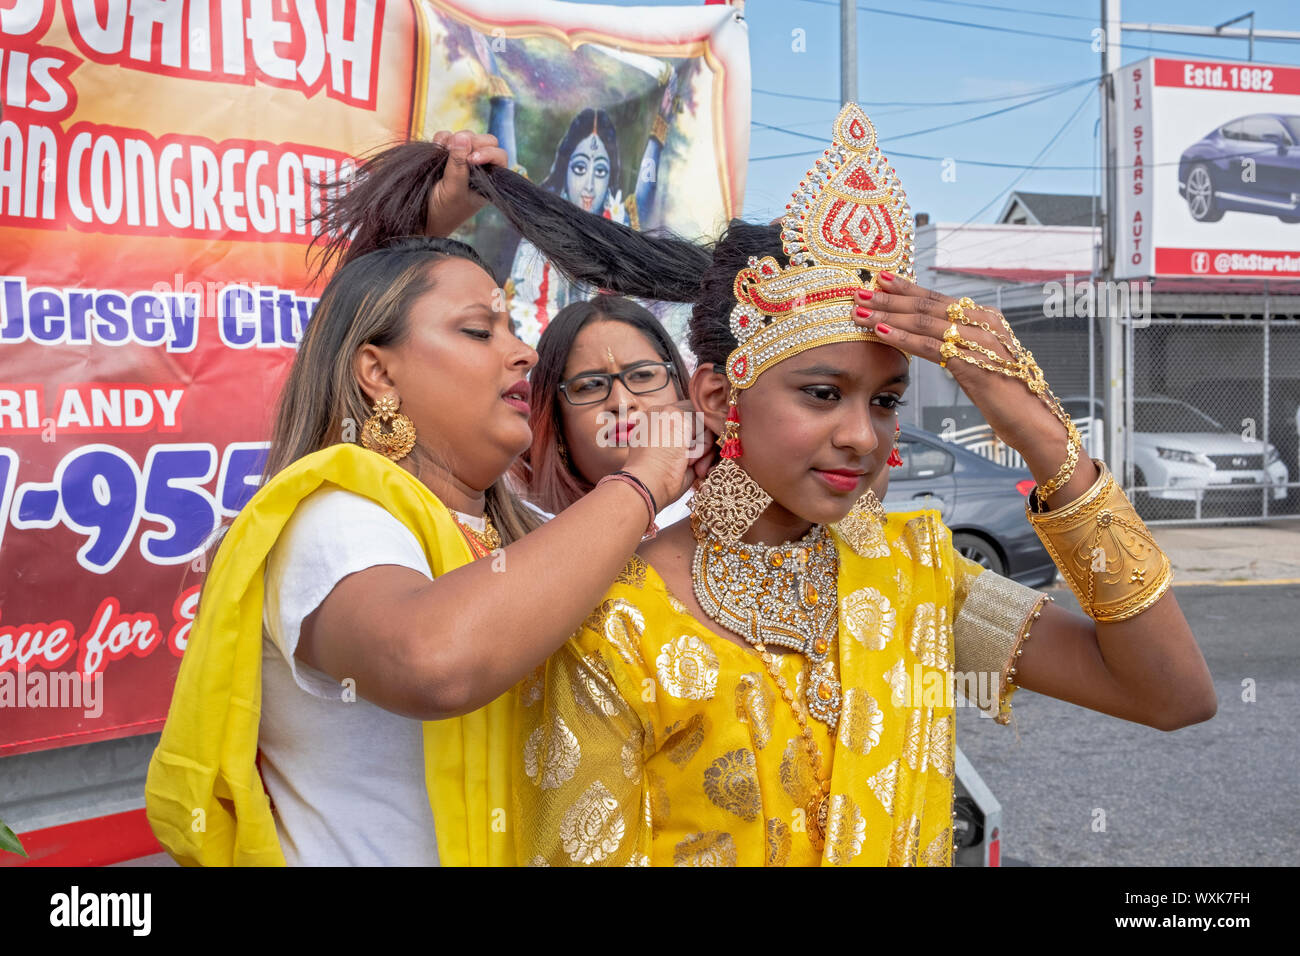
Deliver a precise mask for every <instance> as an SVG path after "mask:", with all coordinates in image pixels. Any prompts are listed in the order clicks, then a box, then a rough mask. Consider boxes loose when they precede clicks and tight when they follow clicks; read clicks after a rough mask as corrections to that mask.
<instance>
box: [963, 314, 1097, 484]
mask: <svg viewBox="0 0 1300 956" xmlns="http://www.w3.org/2000/svg"><path fill="white" fill-rule="evenodd" d="M967 309H979V310H980V311H981V312H992V313H993V314H994V315H995V316H997V318H998V321H999V322H1000V323H1001V324H1002V328H1003V329H1005V330H1006V332H1007V334H1006V335H1003V334H1002V333H1001V332H999V331H998V330H996V329H994V328H992V327H991V326H990V325H989V324H988V322H983V321H976V320H975V319H972V318H971V317H970V316H968V315H967V314H966V310H967ZM947 313H948V320H949V321H950V322H951V323H952V324H951V325H949V326H948V328H947V330H946V331H945V332H944V333H943V345H941V346H940V347H939V357H940V359H941V361H940V362H939V366H940V368H946V367H947V365H948V360H949V359H953V358H959V359H961V360H962V361H963V362H966V363H968V364H970V365H977V366H979V367H980V368H982V369H985V370H986V371H990V372H997V373H999V374H1001V375H1006V376H1007V377H1009V378H1015V379H1019V380H1020V381H1022V382H1024V383H1025V384H1026V385H1027V386H1028V387H1029V391H1030V392H1032V393H1033V394H1035V395H1037V396H1038V397H1039V398H1041V399H1042V400H1043V403H1044V404H1046V405H1047V408H1048V410H1049V411H1050V412H1051V413H1052V414H1053V415H1055V416H1056V417H1057V418H1058V419H1059V420H1060V421H1061V424H1063V425H1064V426H1065V431H1066V446H1065V463H1064V464H1062V465H1061V468H1060V470H1059V471H1058V472H1057V473H1056V474H1055V475H1054V476H1053V477H1052V478H1051V479H1050V480H1048V481H1046V482H1044V483H1043V486H1042V491H1041V492H1040V493H1041V495H1042V497H1044V498H1046V497H1047V496H1048V495H1050V494H1052V493H1053V492H1055V491H1056V490H1057V489H1058V488H1061V487H1062V486H1064V485H1065V484H1066V483H1067V482H1068V481H1069V480H1070V477H1071V476H1072V475H1073V474H1074V468H1075V465H1076V464H1077V463H1078V461H1079V451H1080V450H1081V449H1082V447H1083V439H1082V438H1081V437H1080V436H1079V430H1078V429H1077V428H1076V427H1075V426H1074V422H1072V421H1071V420H1070V416H1069V414H1068V413H1067V412H1066V411H1065V409H1064V408H1062V407H1061V403H1060V400H1059V399H1057V397H1056V396H1055V395H1054V394H1052V390H1051V389H1050V388H1048V386H1047V379H1045V378H1044V377H1043V370H1042V369H1041V368H1039V367H1038V363H1037V362H1035V361H1034V353H1033V352H1031V351H1029V350H1028V349H1027V348H1025V347H1024V346H1023V345H1021V344H1020V339H1018V338H1016V333H1015V332H1013V331H1012V329H1011V324H1010V323H1009V322H1008V321H1007V318H1006V316H1004V315H1003V314H1002V313H1001V312H998V311H997V310H995V309H986V308H985V307H984V306H980V305H976V304H975V302H974V301H973V300H972V299H971V298H970V296H962V297H961V298H960V299H958V300H957V301H956V302H953V303H951V304H950V305H949V306H948V308H947ZM958 322H960V323H961V324H962V325H972V326H975V327H977V328H981V329H983V330H984V331H985V332H988V333H989V334H990V335H992V336H993V337H994V338H996V339H997V340H998V341H999V342H1000V343H1002V346H1003V347H1004V348H1005V349H1006V350H1007V354H1008V355H1010V356H1011V358H1010V359H1005V358H1003V357H1002V356H1000V355H998V354H997V353H996V352H994V351H993V350H992V349H990V348H986V347H985V346H983V345H980V344H979V343H978V342H972V341H971V340H970V339H967V338H963V337H962V335H961V332H960V331H958V329H957V323H958ZM1008 336H1010V338H1008ZM959 346H961V347H964V348H966V349H970V350H971V351H973V352H978V353H980V354H983V355H986V356H988V357H989V358H990V359H992V360H993V362H994V363H996V364H989V363H988V362H986V361H984V360H983V359H980V358H976V357H975V356H973V355H970V354H967V353H966V352H963V351H961V348H959Z"/></svg>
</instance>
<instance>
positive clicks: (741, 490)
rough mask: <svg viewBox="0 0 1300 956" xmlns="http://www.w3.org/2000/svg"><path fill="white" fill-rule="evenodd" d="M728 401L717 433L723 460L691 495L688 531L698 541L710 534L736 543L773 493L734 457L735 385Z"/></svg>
mask: <svg viewBox="0 0 1300 956" xmlns="http://www.w3.org/2000/svg"><path fill="white" fill-rule="evenodd" d="M729 402H730V406H731V407H730V408H728V409H727V421H726V424H725V425H724V426H723V430H722V435H720V436H719V437H718V444H719V445H721V446H722V461H720V462H718V464H717V465H715V466H714V468H713V470H712V471H710V472H709V474H708V476H707V477H705V479H704V481H703V482H702V483H701V484H700V487H699V488H698V489H696V491H695V494H694V495H692V496H691V533H692V534H694V535H695V540H696V541H699V542H701V543H703V542H704V541H705V540H706V539H708V538H713V539H715V540H717V541H721V542H722V543H723V544H735V543H736V542H737V541H739V540H740V539H741V536H742V535H744V533H745V532H746V531H748V530H749V528H750V526H751V525H753V523H754V522H755V521H757V520H758V517H759V515H761V514H762V513H763V512H764V511H766V510H767V506H768V505H770V504H771V503H772V496H771V495H769V494H768V493H767V492H766V491H764V490H763V489H762V487H761V486H760V485H759V483H758V482H757V481H755V480H754V479H753V478H751V477H750V476H749V473H748V472H746V471H745V469H744V468H741V467H740V463H739V462H738V461H737V459H738V458H740V455H741V446H740V409H739V407H737V405H736V389H735V387H734V386H733V387H732V389H731V396H730V398H729Z"/></svg>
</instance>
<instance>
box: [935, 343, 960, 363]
mask: <svg viewBox="0 0 1300 956" xmlns="http://www.w3.org/2000/svg"><path fill="white" fill-rule="evenodd" d="M956 355H957V346H956V345H954V344H953V343H952V342H944V343H943V345H941V346H939V358H940V359H941V361H940V362H939V368H947V367H948V359H950V358H954V357H956Z"/></svg>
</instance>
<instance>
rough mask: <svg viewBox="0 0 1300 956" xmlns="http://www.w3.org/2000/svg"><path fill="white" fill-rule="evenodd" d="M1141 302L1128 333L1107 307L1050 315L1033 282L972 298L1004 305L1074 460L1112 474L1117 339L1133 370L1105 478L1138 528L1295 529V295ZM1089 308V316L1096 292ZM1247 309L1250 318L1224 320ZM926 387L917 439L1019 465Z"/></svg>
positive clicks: (1298, 362) (1152, 297) (1298, 437)
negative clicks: (1065, 424)
mask: <svg viewBox="0 0 1300 956" xmlns="http://www.w3.org/2000/svg"><path fill="white" fill-rule="evenodd" d="M1048 285H1050V284H1048ZM1130 285H1132V284H1130ZM943 291H944V292H945V294H948V295H955V296H959V295H963V294H968V293H966V292H965V291H961V290H958V291H954V290H951V289H947V288H945V289H944V290H943ZM1143 291H1144V293H1146V294H1145V295H1144V305H1145V308H1143V309H1142V310H1141V313H1142V314H1140V315H1139V316H1138V317H1137V318H1136V319H1134V320H1133V321H1132V325H1131V326H1130V325H1129V324H1127V322H1126V321H1125V320H1124V319H1121V318H1119V317H1117V316H1116V315H1114V314H1109V315H1108V314H1106V310H1105V309H1104V308H1101V309H1097V310H1094V313H1095V314H1090V315H1086V316H1075V315H1072V314H1063V313H1062V311H1061V310H1060V309H1059V308H1052V307H1050V305H1049V303H1050V301H1051V296H1050V294H1049V292H1048V288H1047V285H1044V284H1022V285H1018V286H1007V287H1003V288H1001V289H999V290H997V291H996V296H995V295H994V294H990V290H989V289H987V288H985V289H983V290H981V291H980V292H979V293H978V294H977V293H976V292H974V291H972V292H970V293H969V294H971V295H972V297H973V298H975V300H976V301H977V302H980V303H981V304H988V305H991V306H995V307H997V306H996V305H995V302H998V303H1001V309H1002V311H1003V312H1004V314H1005V315H1006V316H1007V319H1008V321H1009V322H1010V323H1011V326H1012V329H1013V331H1014V332H1015V334H1016V337H1017V338H1018V339H1019V340H1020V342H1021V344H1022V345H1023V346H1024V347H1025V348H1026V349H1028V350H1029V351H1030V352H1032V353H1033V355H1034V359H1035V360H1036V361H1037V362H1038V364H1039V366H1040V367H1041V368H1042V369H1043V371H1044V374H1045V375H1046V377H1047V381H1048V383H1049V384H1050V385H1051V388H1052V391H1053V392H1054V393H1055V394H1056V396H1057V397H1058V398H1059V399H1060V400H1061V403H1062V405H1063V406H1064V408H1065V410H1066V411H1067V412H1068V413H1069V415H1070V417H1071V419H1072V420H1073V421H1074V423H1075V425H1076V426H1077V427H1078V429H1079V432H1080V434H1081V435H1082V436H1083V439H1084V446H1085V450H1086V451H1087V452H1088V453H1089V454H1091V455H1092V456H1093V457H1097V458H1104V459H1105V460H1106V461H1107V462H1108V463H1111V464H1112V465H1113V463H1114V461H1115V460H1116V459H1115V456H1114V455H1113V454H1111V450H1110V449H1107V448H1106V440H1107V429H1106V384H1107V382H1106V362H1105V349H1106V336H1107V335H1108V334H1116V335H1120V336H1124V337H1126V338H1127V341H1126V343H1125V350H1126V352H1127V354H1128V355H1130V356H1131V361H1129V362H1128V363H1127V366H1126V373H1127V377H1126V380H1125V381H1124V382H1123V383H1122V384H1123V396H1124V400H1123V403H1122V406H1121V408H1120V409H1119V412H1120V414H1121V419H1122V421H1124V422H1127V423H1129V425H1130V427H1128V428H1126V429H1125V430H1124V431H1123V432H1122V434H1123V435H1124V440H1125V442H1126V447H1125V449H1123V450H1124V452H1125V468H1124V469H1123V470H1122V472H1121V471H1117V472H1116V477H1117V478H1118V479H1119V480H1120V482H1121V484H1122V485H1123V486H1124V488H1125V491H1126V492H1127V493H1128V495H1129V498H1130V500H1132V501H1133V503H1134V506H1135V507H1136V508H1137V510H1138V513H1139V514H1140V515H1141V516H1142V518H1143V520H1144V521H1146V522H1148V523H1150V524H1161V523H1187V522H1198V521H1199V522H1206V523H1216V524H1222V523H1233V522H1258V521H1261V520H1272V519H1277V518H1295V517H1300V297H1298V296H1295V295H1288V296H1280V297H1277V298H1275V299H1272V300H1271V301H1270V300H1269V299H1267V298H1261V297H1260V296H1215V297H1212V298H1213V301H1211V298H1209V297H1205V296H1198V295H1172V294H1170V295H1159V294H1151V293H1150V290H1149V289H1144V290H1143ZM1157 291H1158V290H1157ZM1095 301H1096V303H1097V304H1098V305H1100V303H1101V295H1100V293H1098V296H1097V298H1096V300H1095ZM1135 301H1137V300H1135ZM1261 302H1262V303H1263V308H1262V309H1258V304H1259V303H1261ZM1211 306H1213V308H1214V310H1213V311H1211V310H1210V307H1211ZM1251 308H1256V309H1257V311H1254V312H1251V311H1241V312H1235V313H1234V311H1233V310H1234V309H1242V310H1249V309H1251ZM1203 310H1204V311H1203ZM940 375H943V373H940ZM945 379H946V380H945ZM926 384H927V387H926V388H924V390H923V391H921V392H920V393H919V396H918V397H919V399H920V401H919V404H920V406H921V408H920V409H919V412H918V419H919V420H918V422H917V423H918V424H919V425H920V426H921V427H922V428H925V429H926V430H928V431H931V432H934V433H935V434H938V435H940V436H941V437H943V438H945V439H946V440H948V441H951V442H954V443H956V444H959V445H962V446H964V447H966V448H969V449H970V450H971V451H974V452H976V453H977V454H980V455H982V456H984V457H985V458H988V459H990V460H992V461H995V462H997V463H998V464H1002V465H1007V466H1010V467H1017V468H1023V467H1024V461H1023V460H1022V459H1021V457H1020V456H1019V455H1018V454H1017V453H1016V452H1015V451H1014V450H1013V449H1011V448H1009V447H1008V446H1006V445H1005V444H1003V443H1002V442H1001V441H1000V440H998V438H997V436H995V435H994V434H993V431H992V429H990V428H989V426H988V425H987V423H985V422H984V420H983V417H982V416H981V415H980V414H979V413H978V411H977V410H976V409H975V408H974V406H973V405H971V404H970V402H969V400H968V399H966V397H965V396H964V395H961V394H958V392H959V390H957V389H956V388H955V383H953V382H951V377H950V376H944V377H942V378H936V377H934V376H931V377H929V378H928V379H926ZM950 386H951V387H950Z"/></svg>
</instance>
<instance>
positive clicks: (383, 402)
mask: <svg viewBox="0 0 1300 956" xmlns="http://www.w3.org/2000/svg"><path fill="white" fill-rule="evenodd" d="M399 407H400V404H399V402H398V399H397V396H395V395H385V396H384V397H383V398H381V399H380V400H379V401H377V402H376V403H375V410H374V412H373V413H372V414H371V416H370V417H369V418H367V419H366V423H365V424H364V425H362V426H361V444H362V445H364V446H365V447H366V448H369V449H370V450H371V451H376V452H379V454H381V455H383V456H384V457H385V458H387V459H388V460H389V461H401V460H402V459H403V458H405V457H406V456H407V455H409V454H410V453H411V449H412V448H414V447H415V423H414V422H412V421H411V420H410V419H409V418H408V417H407V416H405V415H403V414H402V413H401V412H399V411H398V410H397V409H398V408H399Z"/></svg>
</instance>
